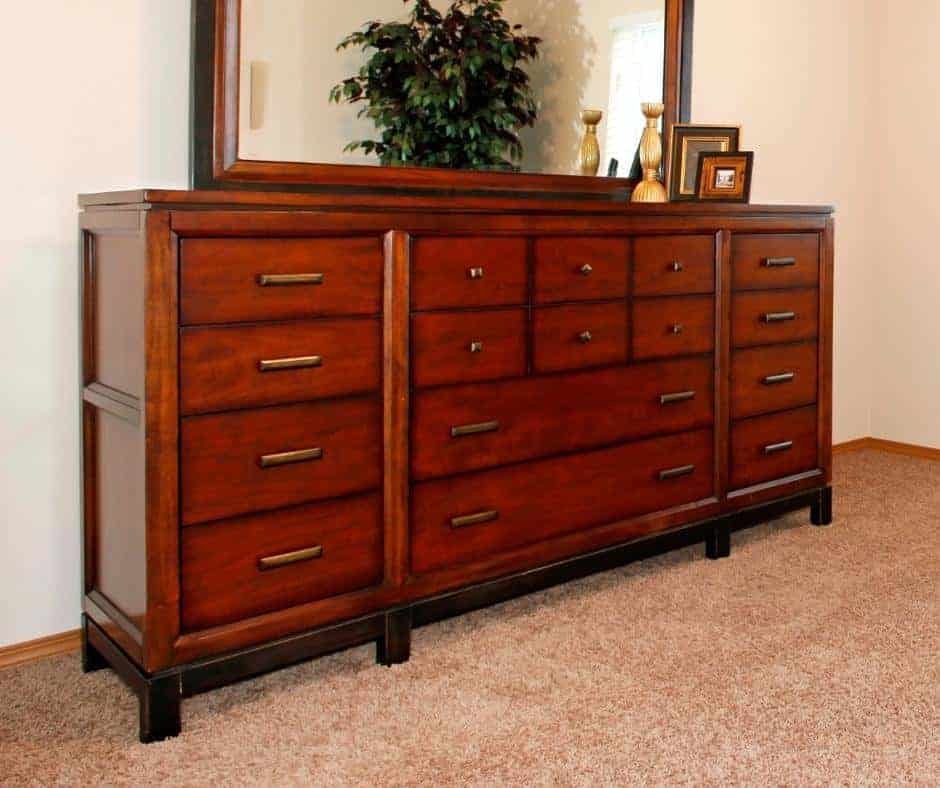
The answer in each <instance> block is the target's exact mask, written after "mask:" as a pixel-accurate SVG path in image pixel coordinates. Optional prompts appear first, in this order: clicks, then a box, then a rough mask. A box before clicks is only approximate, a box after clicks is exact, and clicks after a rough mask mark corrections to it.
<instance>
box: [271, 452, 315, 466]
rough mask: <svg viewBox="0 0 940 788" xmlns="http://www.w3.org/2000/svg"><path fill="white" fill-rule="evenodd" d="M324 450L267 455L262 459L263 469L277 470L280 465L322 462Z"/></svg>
mask: <svg viewBox="0 0 940 788" xmlns="http://www.w3.org/2000/svg"><path fill="white" fill-rule="evenodd" d="M322 459H323V449H301V450H300V451H285V452H282V453H280V454H265V455H263V456H262V457H261V460H260V462H261V467H262V468H277V467H278V466H280V465H294V464H295V463H298V462H310V461H311V460H322Z"/></svg>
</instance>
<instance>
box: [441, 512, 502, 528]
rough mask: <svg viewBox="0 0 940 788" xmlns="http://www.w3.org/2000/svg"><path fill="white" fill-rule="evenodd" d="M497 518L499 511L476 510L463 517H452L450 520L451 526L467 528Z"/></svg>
mask: <svg viewBox="0 0 940 788" xmlns="http://www.w3.org/2000/svg"><path fill="white" fill-rule="evenodd" d="M498 519H499V512H496V511H491V512H478V513H477V514H468V515H466V516H464V517H454V518H453V519H452V520H451V521H450V527H451V528H469V527H470V526H471V525H482V524H483V523H491V522H493V521H494V520H498Z"/></svg>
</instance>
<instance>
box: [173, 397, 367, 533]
mask: <svg viewBox="0 0 940 788" xmlns="http://www.w3.org/2000/svg"><path fill="white" fill-rule="evenodd" d="M180 456H181V470H180V477H181V481H180V484H181V492H182V518H183V524H184V525H189V524H191V523H198V522H204V521H206V520H216V519H221V518H223V517H231V516H233V515H236V514H243V513H245V512H257V511H261V510H264V509H274V508H276V507H279V506H290V505H292V504H298V503H306V502H308V501H315V500H320V499H323V498H336V497H339V496H341V495H349V494H350V493H354V492H363V491H365V490H369V489H372V488H375V487H378V486H379V485H381V483H382V408H381V404H380V403H379V401H378V398H377V397H376V398H368V399H362V398H360V399H352V400H343V401H330V402H311V403H307V404H304V405H290V406H285V407H279V408H264V409H262V410H249V411H240V412H236V413H223V414H217V415H212V416H195V417H192V418H188V419H184V420H183V423H182V428H181V434H180Z"/></svg>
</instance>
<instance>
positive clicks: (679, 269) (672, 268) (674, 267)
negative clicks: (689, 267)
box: [669, 260, 685, 274]
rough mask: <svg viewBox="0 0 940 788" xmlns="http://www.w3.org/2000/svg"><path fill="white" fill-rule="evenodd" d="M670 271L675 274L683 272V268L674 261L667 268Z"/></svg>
mask: <svg viewBox="0 0 940 788" xmlns="http://www.w3.org/2000/svg"><path fill="white" fill-rule="evenodd" d="M669 270H670V271H675V272H676V273H677V274H678V273H681V272H682V271H684V270H685V266H684V265H682V263H680V262H679V261H678V260H674V261H673V263H672V265H670V266H669Z"/></svg>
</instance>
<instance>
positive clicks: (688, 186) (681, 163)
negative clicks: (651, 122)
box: [666, 123, 741, 202]
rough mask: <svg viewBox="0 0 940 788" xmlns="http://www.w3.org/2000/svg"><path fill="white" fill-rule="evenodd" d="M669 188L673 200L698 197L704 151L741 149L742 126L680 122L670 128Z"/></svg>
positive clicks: (728, 151) (680, 200) (723, 151)
mask: <svg viewBox="0 0 940 788" xmlns="http://www.w3.org/2000/svg"><path fill="white" fill-rule="evenodd" d="M669 136H670V139H669V154H670V155H669V170H668V172H667V173H666V188H667V190H668V192H669V200H670V201H671V202H683V201H695V200H698V189H697V185H698V184H697V178H698V163H699V158H700V157H701V155H702V154H704V153H737V152H738V151H740V149H741V127H740V126H731V125H728V126H722V125H703V124H697V123H676V124H673V126H672V128H671V129H670V135H669Z"/></svg>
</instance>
